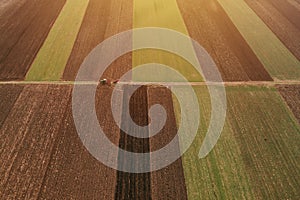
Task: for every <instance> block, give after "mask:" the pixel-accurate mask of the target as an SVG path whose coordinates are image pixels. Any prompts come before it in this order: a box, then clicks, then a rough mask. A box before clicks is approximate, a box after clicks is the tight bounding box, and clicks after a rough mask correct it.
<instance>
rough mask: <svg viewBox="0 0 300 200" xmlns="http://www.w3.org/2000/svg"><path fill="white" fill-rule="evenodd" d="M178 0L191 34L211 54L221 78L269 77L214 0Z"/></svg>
mask: <svg viewBox="0 0 300 200" xmlns="http://www.w3.org/2000/svg"><path fill="white" fill-rule="evenodd" d="M177 2H178V5H179V8H180V10H181V13H182V16H183V18H184V21H185V23H186V26H187V29H188V31H189V34H190V36H191V37H192V38H193V39H195V40H196V41H198V42H199V44H200V45H202V46H203V47H204V48H205V49H206V50H207V52H208V53H209V54H210V55H211V56H212V58H213V59H214V61H215V62H216V64H217V66H218V68H219V70H220V72H221V74H222V77H223V80H224V81H249V80H252V81H269V80H270V81H271V80H272V78H271V77H270V75H269V74H268V72H267V71H266V70H265V69H264V66H263V65H262V64H261V62H260V61H259V60H258V58H257V57H256V55H255V54H254V52H253V51H252V50H251V48H250V47H249V45H248V44H247V43H246V41H245V40H244V38H243V37H242V35H241V34H240V33H239V31H238V30H237V28H236V27H235V26H234V24H233V23H232V22H231V20H230V19H229V17H228V16H227V14H226V13H225V11H224V10H223V8H222V7H221V6H220V4H219V3H218V2H217V1H216V0H212V1H209V2H207V1H205V0H200V1H193V0H177Z"/></svg>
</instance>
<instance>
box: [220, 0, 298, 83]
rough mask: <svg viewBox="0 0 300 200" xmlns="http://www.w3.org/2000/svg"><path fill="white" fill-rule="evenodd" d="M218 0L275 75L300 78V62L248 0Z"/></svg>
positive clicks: (284, 77)
mask: <svg viewBox="0 0 300 200" xmlns="http://www.w3.org/2000/svg"><path fill="white" fill-rule="evenodd" d="M218 2H219V3H220V4H221V5H222V7H223V8H224V10H225V11H226V13H227V14H228V16H229V17H230V18H231V20H232V22H233V23H234V24H235V26H236V27H237V29H238V30H239V31H240V33H241V34H242V35H243V37H244V38H245V40H246V41H247V43H248V44H249V45H250V47H251V48H252V50H253V51H254V53H255V54H256V55H257V57H258V58H259V59H260V61H261V62H262V63H263V65H264V66H265V68H266V69H267V70H268V72H269V73H270V74H271V76H273V78H275V79H281V80H284V79H289V80H299V79H300V62H299V61H298V60H297V58H296V57H295V56H294V55H293V54H292V53H291V52H290V51H289V50H288V49H287V48H286V47H285V45H284V44H283V43H282V42H281V41H280V40H279V39H278V38H277V37H276V36H275V34H274V33H273V32H272V31H271V30H270V29H269V28H268V27H267V25H266V24H264V22H263V21H262V20H261V19H260V18H259V17H258V16H257V15H256V14H255V12H254V11H253V10H251V8H250V7H248V5H247V4H246V3H245V2H244V0H218Z"/></svg>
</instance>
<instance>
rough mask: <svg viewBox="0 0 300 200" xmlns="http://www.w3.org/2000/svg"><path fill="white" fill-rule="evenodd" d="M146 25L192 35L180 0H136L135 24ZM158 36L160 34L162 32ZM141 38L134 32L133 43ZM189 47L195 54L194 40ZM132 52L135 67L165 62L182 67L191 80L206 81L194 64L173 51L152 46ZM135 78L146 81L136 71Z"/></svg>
mask: <svg viewBox="0 0 300 200" xmlns="http://www.w3.org/2000/svg"><path fill="white" fill-rule="evenodd" d="M144 27H161V28H169V29H173V30H176V31H178V32H181V33H183V34H186V35H188V31H187V29H186V26H185V24H184V21H183V18H182V16H181V14H180V10H179V8H178V6H177V2H176V0H165V1H161V0H151V1H143V0H134V9H133V28H144ZM157 37H158V38H159V37H160V36H157ZM140 39H142V38H138V37H135V35H133V47H135V45H137V44H138V43H139V40H140ZM169 45H170V49H171V48H172V47H173V48H182V46H180V44H177V43H173V44H169ZM185 45H186V44H185ZM137 46H138V45H137ZM186 51H188V52H189V54H190V55H195V53H194V48H193V46H192V43H191V44H190V46H187V47H186ZM132 56H133V57H132V66H133V67H137V66H139V65H142V64H146V63H161V64H164V65H167V66H170V67H172V68H174V69H176V70H178V71H179V72H180V73H181V74H182V75H184V76H185V77H186V78H187V79H188V80H189V81H202V77H201V75H200V74H199V73H198V72H197V71H196V70H195V69H194V67H193V66H192V65H191V64H189V63H188V62H187V61H185V60H184V59H182V58H181V57H179V56H177V55H174V54H172V53H167V52H165V51H160V50H150V49H148V50H139V51H134V52H133V55H132ZM194 59H195V60H196V57H194ZM157 73H160V72H157ZM133 79H134V80H138V81H145V79H144V77H139V76H138V75H136V74H133ZM166 81H172V80H166Z"/></svg>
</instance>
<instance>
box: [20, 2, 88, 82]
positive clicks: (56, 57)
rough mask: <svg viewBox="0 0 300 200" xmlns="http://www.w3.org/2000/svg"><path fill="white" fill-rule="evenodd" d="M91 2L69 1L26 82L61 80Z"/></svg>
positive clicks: (39, 53)
mask: <svg viewBox="0 0 300 200" xmlns="http://www.w3.org/2000/svg"><path fill="white" fill-rule="evenodd" d="M88 3H89V0H67V2H66V4H65V6H64V8H63V9H62V11H61V13H60V15H59V16H58V18H57V20H56V22H55V23H54V25H53V27H52V29H51V31H50V33H49V35H48V37H47V39H46V40H45V42H44V44H43V46H42V48H41V49H40V51H39V52H38V54H37V57H36V58H35V60H34V62H33V64H32V65H31V67H30V69H29V71H28V73H27V75H26V78H25V80H28V81H41V80H60V79H61V76H62V74H63V71H64V68H65V66H66V64H67V61H68V58H69V56H70V54H71V51H72V48H73V45H74V42H75V40H76V37H77V34H78V31H79V29H80V26H81V23H82V20H83V17H84V14H85V11H86V8H87V5H88Z"/></svg>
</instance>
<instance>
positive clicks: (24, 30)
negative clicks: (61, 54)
mask: <svg viewBox="0 0 300 200" xmlns="http://www.w3.org/2000/svg"><path fill="white" fill-rule="evenodd" d="M19 4H20V5H18V6H17V7H18V8H17V9H13V10H12V9H11V8H10V7H8V8H7V9H9V10H11V11H12V13H14V14H13V15H12V14H11V13H10V15H8V16H11V17H9V18H7V16H4V17H3V18H2V17H1V18H0V22H1V23H0V24H1V26H0V46H1V49H0V80H23V79H24V77H25V75H26V72H27V70H28V69H29V67H30V65H31V63H32V62H33V60H34V58H35V57H36V55H37V53H38V51H39V49H40V47H41V46H42V44H43V42H44V41H45V39H46V37H47V35H48V33H49V31H50V29H51V27H52V24H53V23H54V21H55V20H56V18H57V16H58V15H59V13H60V11H61V9H62V7H63V6H64V4H65V0H56V1H50V0H46V1H42V0H32V1H26V2H25V3H23V4H22V2H19ZM3 12H5V13H6V11H3Z"/></svg>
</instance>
